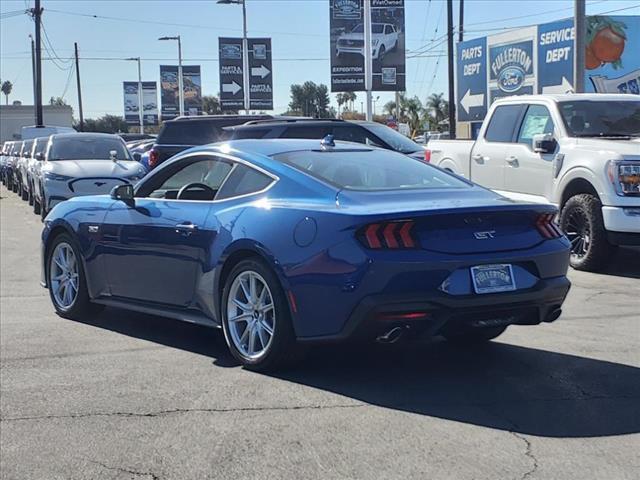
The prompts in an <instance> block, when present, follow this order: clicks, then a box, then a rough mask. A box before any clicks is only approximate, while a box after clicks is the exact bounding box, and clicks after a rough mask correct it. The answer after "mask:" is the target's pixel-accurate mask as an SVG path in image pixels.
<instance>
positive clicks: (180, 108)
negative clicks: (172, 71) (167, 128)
mask: <svg viewBox="0 0 640 480" xmlns="http://www.w3.org/2000/svg"><path fill="white" fill-rule="evenodd" d="M158 40H177V41H178V103H179V104H180V105H179V106H178V112H179V114H180V116H183V115H184V86H183V84H182V42H181V40H180V35H176V36H175V37H160V38H158Z"/></svg>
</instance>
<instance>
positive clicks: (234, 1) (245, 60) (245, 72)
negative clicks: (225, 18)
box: [216, 0, 251, 114]
mask: <svg viewBox="0 0 640 480" xmlns="http://www.w3.org/2000/svg"><path fill="white" fill-rule="evenodd" d="M216 3H218V4H220V5H242V94H243V99H242V103H243V105H244V111H245V113H247V114H248V113H249V109H250V108H251V97H250V95H249V88H250V84H251V82H250V78H249V76H250V75H251V72H250V71H249V40H248V38H247V2H246V0H218V1H217V2H216Z"/></svg>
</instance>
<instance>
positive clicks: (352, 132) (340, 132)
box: [333, 126, 379, 143]
mask: <svg viewBox="0 0 640 480" xmlns="http://www.w3.org/2000/svg"><path fill="white" fill-rule="evenodd" d="M333 138H334V139H335V140H342V141H343V142H356V143H367V139H370V140H373V141H374V142H375V143H379V140H377V139H373V138H372V137H371V136H370V135H367V131H366V130H365V129H364V128H359V127H351V126H349V127H339V126H335V127H333Z"/></svg>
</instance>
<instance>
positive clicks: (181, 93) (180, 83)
mask: <svg viewBox="0 0 640 480" xmlns="http://www.w3.org/2000/svg"><path fill="white" fill-rule="evenodd" d="M176 38H177V39H178V101H179V102H180V108H179V111H180V116H183V115H184V84H183V79H182V42H181V41H180V35H178V36H177V37H176Z"/></svg>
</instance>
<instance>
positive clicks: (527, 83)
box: [489, 40, 535, 101]
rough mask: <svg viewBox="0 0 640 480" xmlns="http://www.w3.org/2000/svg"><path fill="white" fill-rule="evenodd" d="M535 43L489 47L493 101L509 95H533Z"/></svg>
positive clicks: (527, 41) (527, 42)
mask: <svg viewBox="0 0 640 480" xmlns="http://www.w3.org/2000/svg"><path fill="white" fill-rule="evenodd" d="M532 56H533V41H532V40H526V41H522V42H517V43H508V44H505V45H497V46H490V47H489V90H490V98H491V101H493V100H495V99H496V98H499V97H504V96H509V95H522V94H526V93H533V87H534V84H535V78H534V71H533V65H534V63H533V58H532Z"/></svg>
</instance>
